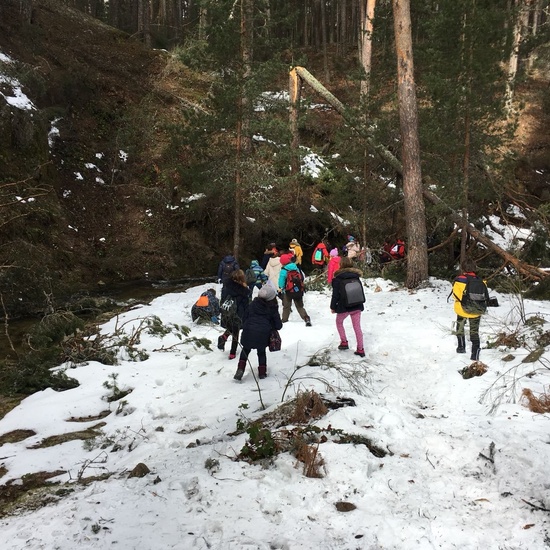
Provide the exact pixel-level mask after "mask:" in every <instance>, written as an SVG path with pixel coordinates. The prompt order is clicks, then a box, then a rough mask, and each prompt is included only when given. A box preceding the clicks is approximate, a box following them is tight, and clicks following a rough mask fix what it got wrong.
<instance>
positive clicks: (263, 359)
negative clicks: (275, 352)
mask: <svg viewBox="0 0 550 550" xmlns="http://www.w3.org/2000/svg"><path fill="white" fill-rule="evenodd" d="M258 365H260V366H262V365H264V366H267V354H266V352H265V348H258Z"/></svg>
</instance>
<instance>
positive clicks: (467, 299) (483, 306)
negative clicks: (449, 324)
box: [455, 275, 489, 315]
mask: <svg viewBox="0 0 550 550" xmlns="http://www.w3.org/2000/svg"><path fill="white" fill-rule="evenodd" d="M455 297H456V295H455ZM459 302H460V304H461V306H462V309H463V310H464V311H465V312H466V313H470V314H472V315H482V314H483V313H485V312H486V311H487V306H488V303H489V294H488V292H487V285H486V284H485V283H484V282H483V279H480V278H479V277H472V276H471V275H466V287H465V288H464V293H463V294H462V300H459Z"/></svg>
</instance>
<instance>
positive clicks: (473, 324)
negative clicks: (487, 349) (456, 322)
mask: <svg viewBox="0 0 550 550" xmlns="http://www.w3.org/2000/svg"><path fill="white" fill-rule="evenodd" d="M480 319H481V317H470V319H468V322H469V324H470V342H472V345H474V346H477V347H479V321H480Z"/></svg>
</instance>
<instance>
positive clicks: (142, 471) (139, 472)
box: [128, 462, 151, 478]
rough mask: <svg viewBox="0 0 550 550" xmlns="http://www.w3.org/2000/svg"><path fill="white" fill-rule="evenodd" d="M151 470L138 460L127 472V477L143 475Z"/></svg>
mask: <svg viewBox="0 0 550 550" xmlns="http://www.w3.org/2000/svg"><path fill="white" fill-rule="evenodd" d="M150 471H151V470H149V468H147V466H146V465H145V464H143V462H140V463H139V464H138V465H137V466H136V467H135V468H134V469H133V470H132V471H131V472H130V473H129V474H128V477H129V478H130V477H145V476H146V475H147V474H148V473H149V472H150Z"/></svg>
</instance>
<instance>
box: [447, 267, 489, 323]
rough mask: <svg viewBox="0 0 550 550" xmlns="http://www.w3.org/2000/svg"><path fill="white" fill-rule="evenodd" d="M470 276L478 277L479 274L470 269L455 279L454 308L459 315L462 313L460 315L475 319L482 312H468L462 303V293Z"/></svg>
mask: <svg viewBox="0 0 550 550" xmlns="http://www.w3.org/2000/svg"><path fill="white" fill-rule="evenodd" d="M468 277H477V275H476V274H475V273H474V272H473V271H469V272H468V273H461V274H460V275H459V276H458V277H456V278H455V280H454V281H453V297H454V300H455V304H454V310H455V313H456V314H457V315H460V317H466V318H467V319H475V318H476V317H480V314H479V313H468V312H466V311H464V309H463V308H462V304H461V303H460V302H461V300H462V295H463V294H464V291H465V290H466V283H467V282H468ZM487 298H488V296H487Z"/></svg>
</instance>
